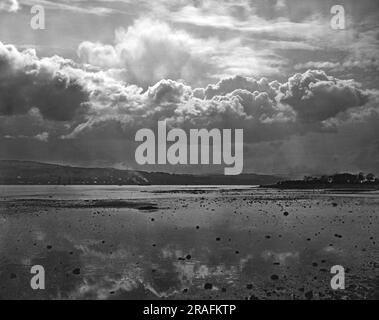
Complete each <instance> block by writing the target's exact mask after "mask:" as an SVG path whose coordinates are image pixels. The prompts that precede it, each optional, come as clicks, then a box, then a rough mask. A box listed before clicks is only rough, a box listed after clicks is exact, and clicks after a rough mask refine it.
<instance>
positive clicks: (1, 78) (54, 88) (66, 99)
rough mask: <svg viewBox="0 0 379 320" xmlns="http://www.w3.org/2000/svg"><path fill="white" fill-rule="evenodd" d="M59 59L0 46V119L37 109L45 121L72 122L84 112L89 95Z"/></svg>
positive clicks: (66, 62)
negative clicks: (42, 57) (43, 57)
mask: <svg viewBox="0 0 379 320" xmlns="http://www.w3.org/2000/svg"><path fill="white" fill-rule="evenodd" d="M67 64H69V62H68V61H67V60H64V59H63V58H60V57H52V58H46V59H38V58H37V56H36V54H35V52H34V51H33V50H26V51H24V52H19V51H18V50H17V49H16V48H15V47H13V46H11V45H3V44H2V43H1V42H0V115H5V116H12V115H20V114H26V113H28V112H29V110H31V109H32V108H37V109H38V110H39V111H40V113H41V115H42V116H43V117H44V118H45V119H48V120H56V121H71V120H73V119H74V118H75V117H76V116H77V115H78V114H80V113H84V112H85V110H86V102H88V98H89V94H88V92H86V90H85V89H84V88H83V86H82V85H81V84H80V83H79V79H78V78H77V76H76V75H75V74H69V73H68V72H67V71H66V70H65V68H66V67H67Z"/></svg>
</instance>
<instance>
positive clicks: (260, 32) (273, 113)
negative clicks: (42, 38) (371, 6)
mask: <svg viewBox="0 0 379 320" xmlns="http://www.w3.org/2000/svg"><path fill="white" fill-rule="evenodd" d="M212 3H213V2H212ZM270 3H271V2H270ZM85 4H86V2H80V10H79V9H78V10H79V11H78V12H80V14H82V15H83V14H84V13H85ZM272 4H273V6H268V5H267V6H268V7H265V6H263V4H259V5H258V4H257V7H255V8H253V7H251V5H250V4H249V3H248V2H246V1H241V2H239V3H237V4H235V5H231V4H230V3H229V2H227V3H222V4H218V5H217V4H216V3H213V5H212V6H211V5H208V6H207V2H199V3H198V4H197V5H195V4H188V5H184V4H182V3H181V2H178V3H176V4H175V5H174V4H168V3H166V2H164V1H161V2H159V5H158V4H151V7H152V8H150V7H149V6H148V5H147V3H145V2H144V1H142V2H141V3H140V7H138V6H136V7H134V11H133V12H135V13H136V15H137V17H136V18H135V19H134V18H133V19H131V21H130V22H129V23H125V25H124V26H123V25H122V23H120V22H118V23H117V26H115V27H114V28H113V24H111V22H109V21H108V20H107V21H108V22H109V24H111V25H112V28H110V29H111V31H110V33H109V34H110V35H111V36H108V37H105V36H104V37H99V40H94V38H96V37H95V36H94V35H93V34H92V36H91V37H88V39H90V40H86V38H85V37H83V39H79V37H76V38H75V39H76V43H75V45H73V44H72V47H73V48H74V51H75V52H73V53H72V54H71V55H70V58H67V57H66V58H65V55H64V53H63V52H58V53H56V54H46V52H45V54H40V51H43V50H45V49H44V46H41V47H40V48H42V49H40V48H38V46H36V47H37V48H33V46H28V45H22V46H21V45H13V44H11V43H9V42H4V43H1V42H0V139H1V141H2V142H1V143H2V145H3V148H2V150H1V151H0V156H1V157H4V158H9V157H17V158H38V156H39V155H41V157H43V159H39V160H46V161H48V160H55V161H57V160H62V161H63V162H69V163H79V164H81V163H85V164H88V163H92V160H93V159H97V160H99V161H100V162H101V161H102V162H103V163H106V164H107V165H117V163H120V162H123V161H126V162H127V163H128V165H130V166H131V167H133V165H134V163H133V157H132V156H133V152H131V151H130V150H133V148H134V147H135V146H134V145H133V143H134V136H135V133H136V131H137V130H139V129H141V128H156V126H157V122H158V121H163V120H165V121H166V122H167V125H168V126H169V127H171V128H183V129H185V130H189V129H192V128H206V129H213V128H219V129H224V128H230V129H244V139H245V152H246V153H247V156H246V164H245V168H246V170H247V171H259V172H265V173H272V172H275V173H284V174H286V173H288V172H289V173H292V172H293V173H295V174H303V173H313V172H329V171H333V170H340V168H342V169H344V170H372V171H376V170H378V172H379V166H378V165H377V163H376V162H375V159H379V149H378V146H379V139H378V138H377V133H378V129H377V128H378V125H379V116H378V102H379V94H378V92H379V91H378V90H379V88H377V86H376V84H375V79H376V75H375V74H374V73H371V74H370V73H369V72H366V73H363V72H361V70H363V69H364V70H368V69H367V68H372V67H373V66H374V65H375V64H376V63H377V61H376V60H375V59H374V58H373V57H374V54H375V52H377V46H376V44H377V39H376V38H377V32H376V31H375V32H374V31H373V30H376V29H372V28H371V29H370V30H369V29H368V27H367V28H366V29H364V28H363V27H362V25H363V24H362V25H361V28H362V30H361V33H359V34H358V33H357V32H356V29H349V30H346V32H345V31H341V32H340V33H334V34H333V35H332V33H331V31H330V30H329V29H330V28H329V25H327V27H325V21H326V20H325V19H326V18H325V17H323V16H321V15H314V14H310V13H309V14H306V12H307V10H308V8H305V7H304V8H303V11H299V12H298V11H296V10H295V9H296V8H297V7H296V8H293V9H291V10H292V11H291V10H290V8H289V5H288V4H287V2H285V1H273V2H272ZM67 5H68V4H67ZM78 5H79V4H78ZM109 5H113V2H109ZM19 8H20V7H19V4H18V2H17V1H0V11H3V12H5V11H6V12H15V11H17V10H18V9H19ZM52 8H54V9H55V10H57V9H59V10H65V8H66V7H64V6H61V7H59V8H58V7H53V6H52ZM141 8H143V10H144V12H149V10H151V11H154V12H155V13H157V12H158V13H159V14H155V15H154V14H146V16H145V17H141V15H138V12H139V11H138V10H141ZM107 9H108V11H109V9H110V8H107ZM113 9H114V8H113ZM75 10H76V9H75V7H72V6H71V7H70V12H75ZM212 10H213V11H212ZM108 11H107V12H108ZM54 12H55V11H54ZM109 12H110V11H109ZM246 12H248V13H249V15H246V14H245V13H246ZM289 12H293V14H296V19H295V18H291V17H290V16H289ZM173 13H175V14H173ZM89 14H90V13H89ZM159 17H160V18H161V19H160V18H159ZM163 18H164V19H163ZM104 19H107V18H104ZM114 19H116V18H114ZM370 19H371V18H370ZM370 19H368V20H367V21H368V22H367V23H368V24H369V23H371V22H372V21H373V20H370ZM93 27H94V28H95V25H94V26H93ZM328 28H329V29H328ZM114 30H116V31H114ZM302 30H304V32H302ZM308 31H309V32H308ZM81 32H83V31H81ZM321 33H322V35H324V37H330V38H327V39H325V38H323V37H322V36H321ZM63 38H64V37H63ZM78 39H79V40H78ZM315 39H316V40H317V41H315ZM352 39H356V41H355V42H354V41H351V40H352ZM62 41H63V40H62ZM64 41H68V40H67V38H64ZM73 43H74V42H73ZM322 46H324V47H325V46H328V50H330V51H332V52H337V50H339V51H338V52H339V53H338V54H340V56H339V57H340V59H339V61H336V60H333V59H332V58H330V59H327V58H328V55H327V54H326V53H325V54H322V55H321V54H319V56H323V59H315V56H316V54H315V53H314V52H316V53H320V52H321V50H322ZM361 46H364V50H363V51H362V50H359V49H360V48H361ZM49 50H51V49H49ZM333 50H335V51H333ZM37 52H38V53H37ZM299 52H302V54H297V55H296V54H295V53H299ZM335 55H337V53H334V55H333V56H335ZM294 56H296V61H295V59H294ZM370 70H372V69H370ZM16 143H17V144H18V145H23V146H24V148H23V150H24V151H23V152H25V153H24V154H23V153H22V152H21V151H19V150H18V149H17V148H16V147H15V144H16ZM52 148H53V149H52ZM51 150H53V151H54V152H51ZM37 155H38V156H37ZM363 155H365V156H363Z"/></svg>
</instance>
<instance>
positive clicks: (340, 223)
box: [0, 186, 379, 299]
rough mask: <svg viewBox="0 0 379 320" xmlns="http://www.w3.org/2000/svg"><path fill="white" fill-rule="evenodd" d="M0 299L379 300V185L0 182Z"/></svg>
mask: <svg viewBox="0 0 379 320" xmlns="http://www.w3.org/2000/svg"><path fill="white" fill-rule="evenodd" d="M33 265H42V266H43V267H44V268H45V271H46V289H45V290H40V291H34V290H32V289H31V287H30V279H31V277H32V275H31V274H30V268H31V266H33ZM334 265H341V266H343V267H344V268H345V270H346V289H345V290H341V291H334V290H332V288H331V286H330V280H331V278H332V276H333V275H331V273H330V269H331V267H332V266H334ZM0 298H3V299H4V298H6V299H379V194H378V193H375V192H366V193H349V192H334V193H333V192H327V191H322V190H319V191H310V190H308V191H301V190H297V191H288V190H272V189H260V188H254V187H238V186H237V187H230V186H228V187H225V186H220V187H213V186H212V187H207V186H204V187H178V186H174V187H162V186H157V187H154V186H151V187H112V186H107V187H102V186H96V187H92V186H81V187H74V186H66V187H65V186H1V187H0Z"/></svg>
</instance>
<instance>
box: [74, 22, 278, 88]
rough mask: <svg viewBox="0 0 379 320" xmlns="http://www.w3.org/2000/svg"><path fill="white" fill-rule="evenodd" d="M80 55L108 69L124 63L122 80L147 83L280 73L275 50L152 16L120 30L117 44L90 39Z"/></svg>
mask: <svg viewBox="0 0 379 320" xmlns="http://www.w3.org/2000/svg"><path fill="white" fill-rule="evenodd" d="M78 55H79V57H80V58H81V60H82V62H84V63H89V64H91V65H95V66H99V67H101V68H103V69H105V70H108V69H122V70H123V72H122V74H120V75H121V79H122V80H124V81H126V82H128V83H132V84H136V85H138V86H142V87H144V88H146V87H148V86H152V85H154V84H155V83H156V82H158V81H160V80H162V79H171V80H184V81H186V82H187V83H190V84H191V85H195V86H196V85H205V84H207V83H209V82H210V81H214V80H216V79H219V78H220V77H224V76H232V75H235V74H240V75H244V76H248V75H252V74H257V73H266V74H273V73H277V65H276V66H275V67H274V66H272V65H271V64H270V63H269V62H268V58H267V56H268V55H269V53H267V52H265V50H263V49H260V50H255V48H250V47H249V46H246V45H244V44H243V43H242V40H241V39H240V38H239V37H237V36H235V37H233V39H229V40H224V41H221V40H219V39H218V38H216V37H207V38H200V37H194V36H193V35H191V34H190V33H188V32H186V31H183V30H180V29H179V30H177V29H175V30H174V29H173V28H172V27H171V26H170V25H168V24H167V23H164V22H160V21H157V20H152V19H139V20H137V21H135V22H134V24H133V25H132V26H130V27H129V28H128V29H127V30H125V29H119V30H118V31H116V36H115V43H114V44H113V45H110V44H102V43H94V42H89V41H85V42H83V43H81V44H80V46H79V48H78ZM270 59H272V60H273V61H274V62H275V63H277V64H279V63H281V62H280V61H279V60H278V61H276V59H275V57H272V56H270Z"/></svg>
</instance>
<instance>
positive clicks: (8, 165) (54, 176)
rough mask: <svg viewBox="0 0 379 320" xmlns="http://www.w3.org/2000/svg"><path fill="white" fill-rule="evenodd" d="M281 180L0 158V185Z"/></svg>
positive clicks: (261, 182)
mask: <svg viewBox="0 0 379 320" xmlns="http://www.w3.org/2000/svg"><path fill="white" fill-rule="evenodd" d="M281 180H283V179H281V178H280V177H275V176H270V175H257V174H241V175H239V176H224V175H214V174H212V175H191V174H170V173H162V172H145V171H134V170H117V169H112V168H81V167H71V166H61V165H55V164H47V163H39V162H33V161H12V160H0V185H48V184H51V185H262V184H275V183H277V182H279V181H281Z"/></svg>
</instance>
